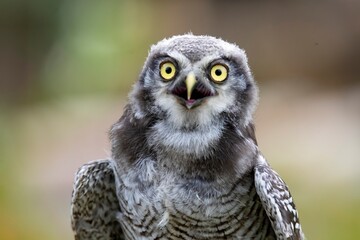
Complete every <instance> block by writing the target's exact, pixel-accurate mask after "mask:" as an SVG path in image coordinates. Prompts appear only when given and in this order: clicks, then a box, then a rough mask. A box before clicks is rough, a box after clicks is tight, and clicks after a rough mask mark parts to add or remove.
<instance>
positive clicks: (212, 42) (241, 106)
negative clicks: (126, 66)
mask: <svg viewBox="0 0 360 240" xmlns="http://www.w3.org/2000/svg"><path fill="white" fill-rule="evenodd" d="M256 90H257V89H256V85H255V83H254V81H253V79H252V76H251V73H250V70H249V67H248V65H247V59H246V55H245V53H244V51H243V50H241V49H240V48H238V47H237V46H236V45H233V44H230V43H227V42H225V41H223V40H220V39H217V38H214V37H208V36H194V35H182V36H175V37H172V38H170V39H165V40H162V41H160V42H159V43H158V44H156V45H154V46H152V48H151V50H150V53H149V56H148V58H147V60H146V62H145V65H144V69H143V72H142V74H141V77H140V81H139V82H138V84H137V87H135V90H134V92H135V93H136V92H139V91H141V94H142V95H144V96H147V97H146V99H143V101H141V103H140V102H139V101H137V105H138V106H139V107H138V108H137V109H138V113H139V114H138V116H143V115H145V114H146V112H157V113H159V112H162V113H164V115H165V116H166V117H167V118H169V120H170V121H171V122H172V123H174V124H176V125H178V126H184V125H189V124H190V125H191V124H196V125H206V124H208V123H209V122H211V121H213V120H214V118H216V116H219V115H220V113H222V112H233V113H234V112H237V111H238V112H243V115H244V116H243V117H244V119H246V118H249V117H251V112H252V108H253V105H254V102H256V98H257V91H256ZM133 95H136V96H137V97H138V96H139V94H133ZM137 97H136V98H137ZM134 102H135V103H136V100H134ZM140 105H143V106H140Z"/></svg>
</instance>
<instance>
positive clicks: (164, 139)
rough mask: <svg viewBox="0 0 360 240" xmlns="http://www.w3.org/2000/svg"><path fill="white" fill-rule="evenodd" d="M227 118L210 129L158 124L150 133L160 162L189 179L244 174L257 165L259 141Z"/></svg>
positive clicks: (162, 122)
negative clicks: (256, 142)
mask: <svg viewBox="0 0 360 240" xmlns="http://www.w3.org/2000/svg"><path fill="white" fill-rule="evenodd" d="M232 123H233V121H228V119H226V118H222V119H221V118H219V119H216V121H212V122H211V123H210V124H209V125H206V126H197V127H193V128H190V129H186V128H177V127H174V125H172V124H171V122H167V121H158V122H157V123H156V124H155V125H154V126H153V127H152V130H151V131H150V132H149V135H148V136H149V138H148V140H150V142H151V143H150V145H151V147H152V149H154V151H155V153H156V156H157V161H158V163H159V164H160V165H161V166H162V167H164V168H166V169H167V170H169V171H174V172H175V173H178V174H181V175H183V176H185V177H195V178H197V177H202V178H213V176H220V177H221V175H226V176H231V175H232V174H231V173H233V175H238V174H243V173H245V172H248V170H249V169H250V168H251V167H252V166H253V162H254V161H253V159H254V158H255V155H256V154H257V147H256V144H255V141H253V140H252V137H250V136H249V134H248V133H247V129H246V128H244V129H241V128H239V126H237V125H236V126H235V125H233V124H232Z"/></svg>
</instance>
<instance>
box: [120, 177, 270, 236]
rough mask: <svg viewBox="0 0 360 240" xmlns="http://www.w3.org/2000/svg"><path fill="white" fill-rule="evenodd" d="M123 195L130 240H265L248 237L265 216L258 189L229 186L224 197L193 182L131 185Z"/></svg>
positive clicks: (123, 190)
mask: <svg viewBox="0 0 360 240" xmlns="http://www.w3.org/2000/svg"><path fill="white" fill-rule="evenodd" d="M237 184H238V183H237ZM118 194H119V195H120V196H119V200H120V206H121V210H122V219H121V224H122V228H123V230H124V233H125V235H126V236H127V239H156V238H160V239H239V238H240V237H244V236H245V237H246V236H249V237H255V238H253V239H262V237H261V236H259V238H256V236H255V235H248V233H249V230H254V228H256V229H258V228H259V227H257V226H255V225H256V224H254V223H255V222H256V220H257V219H258V217H259V215H258V214H259V213H261V212H263V210H262V207H261V204H260V203H259V201H258V200H257V195H256V192H255V189H253V188H244V187H243V186H234V185H230V186H229V187H224V189H222V190H221V191H220V192H219V189H216V188H214V187H211V186H210V185H208V186H207V189H203V191H199V189H198V188H196V187H194V188H193V183H191V181H190V182H188V183H181V182H180V183H179V182H176V183H175V182H173V181H170V180H167V181H164V182H159V183H156V184H149V185H147V186H142V185H138V184H133V185H131V184H130V185H127V186H124V188H122V189H121V190H120V191H119V192H118ZM254 213H255V214H254ZM261 214H263V217H264V216H265V215H264V213H261ZM245 226H250V227H245Z"/></svg>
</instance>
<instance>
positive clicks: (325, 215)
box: [0, 0, 360, 240]
mask: <svg viewBox="0 0 360 240" xmlns="http://www.w3.org/2000/svg"><path fill="white" fill-rule="evenodd" d="M0 24H1V32H0V34H1V38H0V239H4V240H14V239H54V240H60V239H73V237H72V233H71V228H70V217H69V215H70V196H71V190H72V182H73V177H74V173H75V172H76V170H77V168H78V167H79V166H81V165H82V164H83V163H85V162H87V161H89V160H93V159H98V158H106V157H108V156H109V143H108V138H107V131H108V129H109V127H110V125H111V124H112V123H113V122H115V121H116V120H117V119H118V118H119V117H120V115H121V113H122V109H123V106H124V104H125V101H126V98H127V93H128V91H129V90H130V88H131V84H132V83H133V82H134V81H136V79H137V77H138V74H139V72H140V70H141V67H142V64H143V62H144V60H145V58H146V56H147V52H148V49H149V46H150V45H151V44H153V43H155V42H157V41H158V40H160V39H162V38H164V37H169V36H171V35H174V34H182V33H186V32H190V31H191V32H193V33H194V34H208V35H214V36H218V37H221V38H223V39H225V40H228V41H230V42H236V43H237V44H238V45H239V46H241V47H242V48H244V49H245V50H246V52H247V54H248V57H249V62H250V65H251V68H252V71H253V73H254V75H255V79H256V80H257V81H258V84H259V87H260V94H261V100H260V104H259V107H258V110H257V112H256V116H255V121H256V125H257V138H258V141H259V145H260V148H261V149H262V152H263V153H264V155H265V156H266V157H267V159H268V160H269V161H270V162H271V164H272V166H273V167H274V168H275V169H276V170H277V171H278V172H279V173H280V175H281V176H282V177H283V178H284V179H285V180H286V182H287V183H288V185H289V186H290V189H291V190H292V194H293V196H294V199H295V201H296V204H297V207H298V209H299V212H300V217H301V221H302V225H303V229H304V231H305V233H306V235H307V237H308V239H360V217H359V215H360V157H359V156H360V79H359V76H360V75H359V74H360V1H357V0H319V1H310V0H302V1H300V0H294V1H230V0H225V1H214V0H213V1H204V0H197V1H165V0H154V1H130V0H129V1H110V0H104V1H91V0H83V1H81V0H76V1H74V0H32V1H26V0H23V1H22V0H12V1H11V0H2V1H1V2H0Z"/></svg>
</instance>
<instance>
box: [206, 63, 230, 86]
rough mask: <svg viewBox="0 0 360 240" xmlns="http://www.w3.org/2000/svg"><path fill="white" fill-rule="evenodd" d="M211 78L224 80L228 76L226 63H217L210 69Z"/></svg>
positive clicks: (217, 80) (216, 80) (215, 80)
mask: <svg viewBox="0 0 360 240" xmlns="http://www.w3.org/2000/svg"><path fill="white" fill-rule="evenodd" d="M210 76H211V79H212V80H213V81H214V82H222V81H224V80H225V79H226V78H227V76H228V70H227V68H226V67H225V66H224V65H221V64H216V65H214V66H213V67H212V68H211V70H210Z"/></svg>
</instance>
